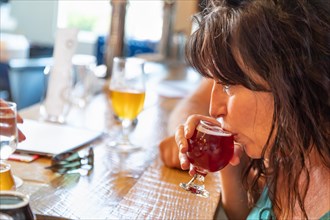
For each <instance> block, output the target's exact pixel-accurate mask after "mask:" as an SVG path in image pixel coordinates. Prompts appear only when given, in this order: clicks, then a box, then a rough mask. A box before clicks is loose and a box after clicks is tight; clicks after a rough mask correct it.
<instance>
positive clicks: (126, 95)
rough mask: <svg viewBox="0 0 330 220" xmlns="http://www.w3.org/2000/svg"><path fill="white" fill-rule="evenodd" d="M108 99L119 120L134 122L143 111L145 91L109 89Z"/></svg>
mask: <svg viewBox="0 0 330 220" xmlns="http://www.w3.org/2000/svg"><path fill="white" fill-rule="evenodd" d="M108 98H109V99H110V100H111V104H112V108H113V111H114V112H115V114H116V115H117V116H118V117H119V118H122V119H130V120H134V119H135V118H136V117H137V116H138V114H139V113H140V112H141V111H142V109H143V105H144V99H145V91H137V90H112V89H110V90H109V92H108Z"/></svg>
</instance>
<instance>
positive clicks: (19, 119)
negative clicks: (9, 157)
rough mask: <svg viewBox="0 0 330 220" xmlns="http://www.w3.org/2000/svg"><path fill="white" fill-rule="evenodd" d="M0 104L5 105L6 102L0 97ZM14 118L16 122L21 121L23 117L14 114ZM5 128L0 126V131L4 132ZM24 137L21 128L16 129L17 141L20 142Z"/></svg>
mask: <svg viewBox="0 0 330 220" xmlns="http://www.w3.org/2000/svg"><path fill="white" fill-rule="evenodd" d="M0 106H6V102H5V101H4V100H2V99H0ZM16 117H17V118H16V120H17V123H20V124H21V123H23V118H22V117H21V116H20V115H19V114H17V116H16ZM5 130H6V128H1V131H3V132H5ZM25 139H26V137H25V135H24V134H23V133H22V131H21V130H19V129H18V141H19V142H21V141H24V140H25Z"/></svg>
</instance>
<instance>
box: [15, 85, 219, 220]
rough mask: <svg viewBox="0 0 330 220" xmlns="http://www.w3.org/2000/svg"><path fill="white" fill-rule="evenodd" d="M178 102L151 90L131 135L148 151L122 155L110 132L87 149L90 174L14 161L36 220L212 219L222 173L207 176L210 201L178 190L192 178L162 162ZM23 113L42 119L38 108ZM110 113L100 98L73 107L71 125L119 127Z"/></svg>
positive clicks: (41, 160) (45, 162) (41, 161)
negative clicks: (90, 152) (114, 146)
mask: <svg viewBox="0 0 330 220" xmlns="http://www.w3.org/2000/svg"><path fill="white" fill-rule="evenodd" d="M151 91H152V90H151ZM178 101H179V99H176V98H164V97H161V96H158V95H157V94H156V93H155V92H149V93H148V90H147V100H146V107H145V109H144V111H143V112H142V113H141V114H140V115H139V117H138V123H137V126H136V127H135V129H134V131H133V134H132V136H131V139H132V141H134V143H136V144H140V145H141V146H142V147H143V149H142V150H140V151H137V152H133V153H130V154H118V153H116V152H115V151H113V150H112V149H111V147H109V146H108V145H107V142H108V141H109V138H108V136H107V135H106V134H105V135H103V136H102V137H100V138H99V139H97V140H95V141H93V142H92V143H91V144H89V145H88V146H93V149H94V168H93V169H92V171H91V172H90V173H89V174H88V175H81V174H79V173H72V174H63V175H61V174H58V173H54V172H52V171H51V170H48V169H45V167H46V166H49V165H50V163H51V161H50V158H47V157H41V158H39V159H37V160H35V161H33V162H31V163H23V162H15V161H9V163H10V164H11V166H12V172H13V174H14V175H16V176H18V177H20V178H22V179H23V181H24V183H23V185H22V186H21V187H19V188H18V189H17V190H18V191H20V192H23V193H25V194H28V195H29V196H30V205H31V207H32V210H33V211H34V213H35V214H37V219H52V217H46V216H56V217H61V218H64V219H65V218H68V219H213V215H214V213H215V211H216V208H217V204H218V202H219V198H220V183H219V174H218V173H211V174H209V175H207V176H206V180H205V185H206V188H207V189H208V190H209V191H210V198H208V199H205V198H201V197H198V196H195V195H192V194H190V193H188V192H186V191H184V190H182V189H181V188H180V187H179V183H180V182H187V181H189V180H190V178H191V177H190V176H189V175H188V173H187V172H185V171H181V170H177V169H170V168H167V167H165V166H164V165H163V163H162V162H161V160H160V159H159V151H158V144H159V141H160V140H161V139H162V138H164V137H166V135H167V131H166V126H167V120H168V116H169V114H170V112H171V110H172V109H173V108H174V107H175V105H176V104H177V102H178ZM20 114H21V116H22V117H23V118H25V119H35V120H38V119H39V105H34V106H32V107H29V108H27V109H23V110H22V111H20ZM111 115H112V113H111V110H110V108H109V104H108V101H107V99H106V96H105V95H104V94H99V95H97V96H96V97H95V98H93V100H92V101H91V102H90V103H89V104H88V105H87V106H86V107H85V108H84V109H81V108H78V107H77V108H72V110H71V111H70V113H69V115H68V118H67V124H69V125H74V126H80V127H86V128H90V129H98V130H100V129H104V131H106V130H107V129H108V130H109V129H111V130H113V129H119V127H118V124H116V122H115V121H114V120H113V117H112V116H111ZM54 135H56V134H54ZM27 138H29V137H27Z"/></svg>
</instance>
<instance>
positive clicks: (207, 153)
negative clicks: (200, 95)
mask: <svg viewBox="0 0 330 220" xmlns="http://www.w3.org/2000/svg"><path fill="white" fill-rule="evenodd" d="M205 126H207V128H206V127H205ZM233 153H234V138H233V136H232V135H231V134H230V133H227V132H225V131H223V130H222V129H221V128H220V127H217V126H213V125H212V124H210V123H208V122H205V121H201V123H200V124H199V125H198V126H197V128H196V130H195V132H194V134H193V136H192V137H191V138H190V139H189V140H188V153H187V156H188V159H189V161H190V163H191V164H193V165H194V167H195V170H196V172H198V173H200V174H202V175H206V173H207V172H216V171H219V170H221V169H222V168H224V167H225V166H226V165H227V164H228V163H229V161H230V159H231V158H232V156H233Z"/></svg>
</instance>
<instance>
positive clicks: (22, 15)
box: [0, 0, 205, 109]
mask: <svg viewBox="0 0 330 220" xmlns="http://www.w3.org/2000/svg"><path fill="white" fill-rule="evenodd" d="M204 4H205V3H204V1H203V0H0V10H1V11H0V15H1V18H0V22H1V23H0V31H1V36H0V98H3V99H7V100H12V101H15V102H16V103H17V104H18V109H22V108H25V107H28V106H30V105H32V104H35V103H37V102H40V100H41V97H42V94H43V90H44V86H45V75H44V73H43V71H44V68H45V66H47V65H50V64H51V63H52V56H53V48H54V42H55V34H56V30H57V28H77V29H78V30H79V34H78V46H77V49H76V54H79V55H86V56H91V57H95V60H96V64H97V65H98V66H102V65H104V66H105V67H109V66H111V61H112V58H113V57H114V56H125V57H129V56H142V57H144V58H146V59H150V61H155V62H161V63H167V62H168V61H170V60H174V61H175V62H181V63H182V62H184V53H183V46H184V43H185V39H186V37H187V36H188V35H190V34H191V32H192V28H193V25H192V20H191V17H192V15H193V14H195V13H196V12H198V11H200V10H201V8H202V7H203V5H204ZM110 74H111V73H109V68H108V71H107V72H106V73H104V74H103V75H102V74H101V75H98V76H97V77H100V78H107V77H109V75H110Z"/></svg>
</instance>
